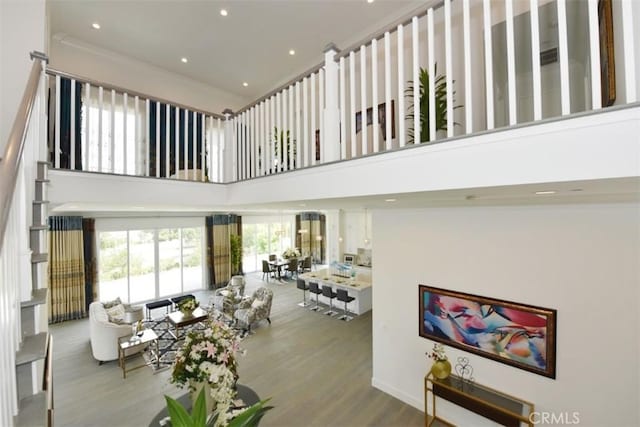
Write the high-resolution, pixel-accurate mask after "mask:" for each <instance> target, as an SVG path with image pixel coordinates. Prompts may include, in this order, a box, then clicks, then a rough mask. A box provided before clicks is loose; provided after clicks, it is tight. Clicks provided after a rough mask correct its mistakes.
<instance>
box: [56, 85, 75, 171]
mask: <svg viewBox="0 0 640 427" xmlns="http://www.w3.org/2000/svg"><path fill="white" fill-rule="evenodd" d="M52 81H55V79H53V80H52ZM56 90H58V91H59V92H60V168H62V169H78V170H82V141H81V139H80V138H81V134H80V130H81V129H82V84H81V83H80V82H76V88H75V96H74V100H73V102H74V103H75V112H74V115H75V123H74V129H73V132H74V133H75V149H74V151H75V165H71V132H72V129H71V102H72V99H71V80H70V79H66V78H61V79H60V87H59V88H56ZM55 99H56V98H55V96H50V97H49V118H50V120H51V122H52V123H53V126H52V128H51V129H52V132H51V133H50V134H49V147H50V149H49V153H50V156H51V163H52V164H54V161H55V152H54V151H55V126H56V123H55V120H54V118H55V108H56V105H55Z"/></svg>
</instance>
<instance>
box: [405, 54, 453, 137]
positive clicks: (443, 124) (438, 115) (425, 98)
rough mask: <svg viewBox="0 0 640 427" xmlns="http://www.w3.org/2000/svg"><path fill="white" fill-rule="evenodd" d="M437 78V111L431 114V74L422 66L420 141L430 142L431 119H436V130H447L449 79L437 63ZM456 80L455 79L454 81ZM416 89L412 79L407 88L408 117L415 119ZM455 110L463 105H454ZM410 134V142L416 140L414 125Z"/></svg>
mask: <svg viewBox="0 0 640 427" xmlns="http://www.w3.org/2000/svg"><path fill="white" fill-rule="evenodd" d="M434 69H435V76H436V77H435V80H434V82H433V83H434V92H435V96H434V98H435V111H434V114H433V115H431V114H430V111H429V84H430V76H429V72H428V71H427V70H426V69H424V68H420V74H419V79H420V81H419V83H420V86H419V93H420V142H429V141H430V125H431V120H432V119H433V120H435V128H436V131H439V130H444V131H446V130H447V79H446V77H445V76H444V75H443V74H440V75H438V64H435V67H434ZM454 82H455V81H454ZM414 90H415V84H414V82H413V81H412V80H410V81H409V84H408V86H407V89H406V90H405V96H406V97H407V98H410V102H409V103H408V104H409V114H407V119H408V120H411V121H413V118H414V117H415V116H414V106H413V93H414ZM455 93H456V92H455V91H453V95H455ZM454 102H455V99H454ZM452 108H453V109H454V110H455V109H458V108H462V105H458V106H454V107H452ZM454 125H458V123H454ZM407 134H408V136H409V142H414V141H415V131H414V129H413V127H411V128H409V129H408V131H407Z"/></svg>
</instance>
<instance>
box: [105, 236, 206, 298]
mask: <svg viewBox="0 0 640 427" xmlns="http://www.w3.org/2000/svg"><path fill="white" fill-rule="evenodd" d="M202 229H203V227H177V228H161V229H144V230H128V231H101V232H99V233H98V239H99V254H98V277H99V281H100V299H101V300H108V299H114V298H116V297H120V298H121V299H122V300H123V301H126V302H132V303H133V302H139V301H147V300H151V299H154V298H158V297H162V296H168V295H175V294H180V293H182V292H187V291H192V290H196V289H202V288H203V283H204V281H203V278H204V268H203V264H202V259H203V251H204V243H203V230H202Z"/></svg>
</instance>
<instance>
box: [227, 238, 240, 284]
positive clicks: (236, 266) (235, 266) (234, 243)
mask: <svg viewBox="0 0 640 427" xmlns="http://www.w3.org/2000/svg"><path fill="white" fill-rule="evenodd" d="M229 256H230V258H231V274H238V273H242V272H241V271H240V260H242V238H241V237H240V236H238V235H237V234H231V235H230V236H229Z"/></svg>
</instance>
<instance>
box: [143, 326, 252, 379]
mask: <svg viewBox="0 0 640 427" xmlns="http://www.w3.org/2000/svg"><path fill="white" fill-rule="evenodd" d="M144 327H145V328H147V329H152V330H153V331H154V332H155V333H156V335H158V348H159V351H160V366H159V367H158V365H157V364H156V363H155V361H153V362H151V359H152V355H151V354H150V352H149V350H148V349H147V351H145V352H144V354H143V357H144V360H145V362H146V363H147V365H148V366H149V367H150V368H151V369H152V370H153V373H154V374H155V373H158V372H162V371H165V370H167V369H169V368H171V365H172V364H173V361H174V360H175V358H176V353H177V352H178V350H180V348H181V347H182V345H183V343H184V337H186V336H187V332H189V331H198V330H204V329H205V325H204V324H203V323H195V324H193V325H188V326H185V327H182V328H180V339H178V340H176V339H175V338H173V335H171V334H170V333H169V328H172V330H173V326H170V325H169V323H168V322H166V321H165V320H164V319H162V320H147V321H145V322H144ZM234 330H235V331H236V334H237V335H238V338H239V339H240V340H242V339H244V338H245V337H246V336H247V332H245V331H244V330H242V329H234Z"/></svg>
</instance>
